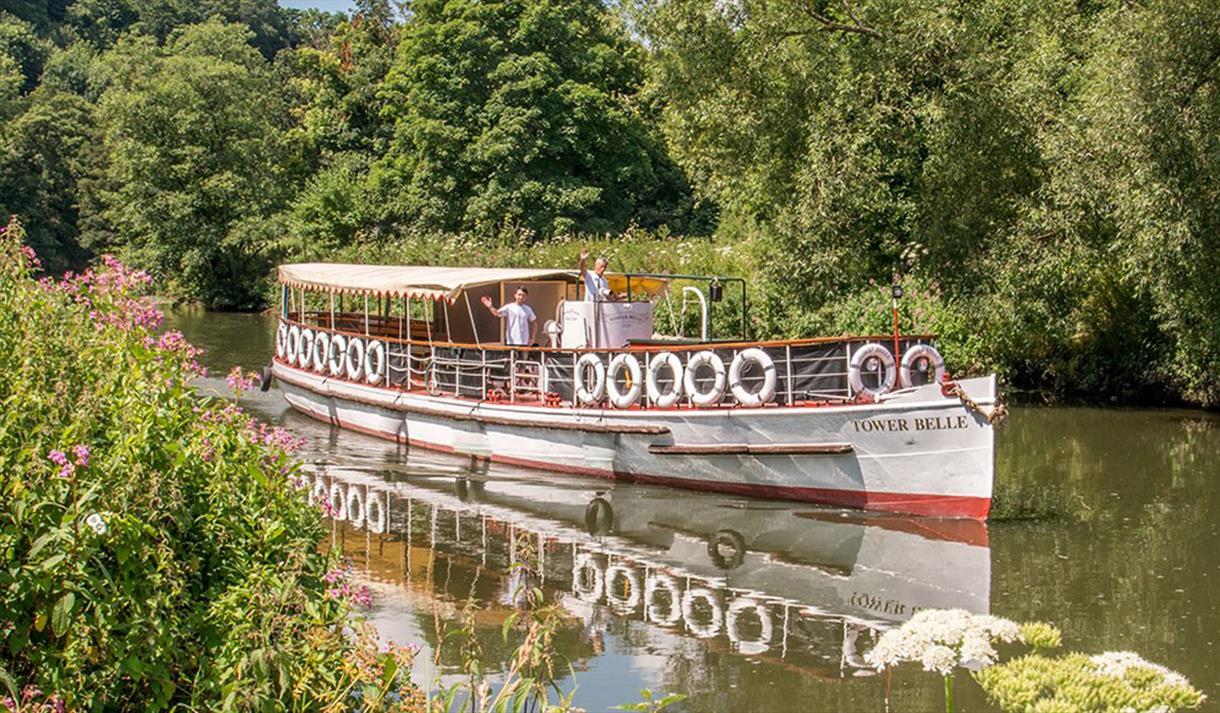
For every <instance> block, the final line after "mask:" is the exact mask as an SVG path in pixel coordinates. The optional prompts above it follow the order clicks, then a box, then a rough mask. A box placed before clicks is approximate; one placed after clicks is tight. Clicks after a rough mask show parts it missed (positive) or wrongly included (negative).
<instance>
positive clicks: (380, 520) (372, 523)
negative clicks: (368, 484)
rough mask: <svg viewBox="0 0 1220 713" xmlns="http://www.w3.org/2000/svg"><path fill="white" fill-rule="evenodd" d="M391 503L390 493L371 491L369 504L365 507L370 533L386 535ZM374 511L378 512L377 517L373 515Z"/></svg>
mask: <svg viewBox="0 0 1220 713" xmlns="http://www.w3.org/2000/svg"><path fill="white" fill-rule="evenodd" d="M389 501H390V494H389V493H384V492H382V493H379V492H376V491H374V490H370V491H369V494H368V504H367V505H365V509H364V516H365V517H366V518H368V524H369V532H371V533H373V534H374V535H381V534H383V533H385V528H386V525H387V524H388V521H389V518H388V517H387V516H388V515H389ZM374 509H376V511H377V514H376V515H374V514H373V510H374Z"/></svg>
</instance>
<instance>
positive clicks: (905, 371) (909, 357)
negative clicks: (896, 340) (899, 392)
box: [847, 342, 945, 396]
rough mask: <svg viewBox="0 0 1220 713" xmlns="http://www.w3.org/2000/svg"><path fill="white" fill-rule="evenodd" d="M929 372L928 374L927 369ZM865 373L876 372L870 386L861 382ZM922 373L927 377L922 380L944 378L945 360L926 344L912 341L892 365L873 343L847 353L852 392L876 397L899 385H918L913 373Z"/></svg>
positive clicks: (885, 351) (890, 358) (882, 348)
mask: <svg viewBox="0 0 1220 713" xmlns="http://www.w3.org/2000/svg"><path fill="white" fill-rule="evenodd" d="M929 371H930V372H931V374H928V372H929ZM866 373H875V374H878V379H877V384H876V385H873V386H869V385H866V384H865V383H864V375H865V374H866ZM916 373H924V374H926V375H929V376H931V377H932V378H931V380H930V381H928V382H926V383H937V384H938V383H940V382H942V381H944V380H945V360H944V359H943V358H942V357H941V355H940V352H938V351H936V349H935V348H934V347H932V346H931V345H928V344H916V345H914V346H912V347H911V348H909V349H907V350H906V352H905V353H904V354H903V355H902V361H901V362H899V363H897V364H895V362H894V355H893V353H891V352H890V350H889V349H887V348H886V347H885V346H883V345H881V344H877V343H876V342H873V343H870V344H865V345H864V346H862V347H860V348H859V349H857V350H856V351H855V352H853V353H852V355H851V362H850V363H849V365H848V369H847V378H848V381H850V382H851V391H852V393H853V394H868V395H869V396H880V395H881V394H884V393H887V392H889V391H890V390H892V389H893V388H894V385H895V384H901V388H904V389H905V388H910V387H912V386H918V385H919V384H916V383H915V380H914V379H915V374H916Z"/></svg>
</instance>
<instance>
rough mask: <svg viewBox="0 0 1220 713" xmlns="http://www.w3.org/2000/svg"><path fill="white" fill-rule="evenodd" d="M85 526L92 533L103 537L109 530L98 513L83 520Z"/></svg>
mask: <svg viewBox="0 0 1220 713" xmlns="http://www.w3.org/2000/svg"><path fill="white" fill-rule="evenodd" d="M85 524H86V525H88V526H89V527H91V528H93V531H94V532H96V533H97V534H99V535H105V534H106V532H107V531H108V530H109V528H108V527H107V526H106V519H105V518H103V517H102V516H101V515H100V514H99V513H93V514H91V515H89V517H87V518H85Z"/></svg>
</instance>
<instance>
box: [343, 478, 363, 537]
mask: <svg viewBox="0 0 1220 713" xmlns="http://www.w3.org/2000/svg"><path fill="white" fill-rule="evenodd" d="M346 505H347V519H348V521H349V522H351V523H352V525H354V526H356V527H357V528H360V527H364V493H362V492H361V491H360V486H358V485H350V486H348V488H347V502H346Z"/></svg>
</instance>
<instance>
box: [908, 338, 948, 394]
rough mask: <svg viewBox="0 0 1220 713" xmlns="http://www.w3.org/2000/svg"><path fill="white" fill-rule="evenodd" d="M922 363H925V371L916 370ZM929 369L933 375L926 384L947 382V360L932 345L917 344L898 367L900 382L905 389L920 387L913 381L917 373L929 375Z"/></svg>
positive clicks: (909, 350)
mask: <svg viewBox="0 0 1220 713" xmlns="http://www.w3.org/2000/svg"><path fill="white" fill-rule="evenodd" d="M920 361H925V362H926V365H925V367H924V368H923V369H917V368H915V367H916V365H917V364H918V363H919V362H920ZM928 367H931V369H932V374H931V378H930V379H929V380H928V381H925V382H924V383H925V384H939V383H941V382H942V381H944V380H945V360H944V358H943V357H941V355H940V352H938V351H936V349H935V348H934V347H933V346H932V345H930V344H916V345H915V346H913V347H911V348H910V349H908V350H906V353H904V354H903V355H902V364H900V365H899V367H898V382H899V383H900V384H902V386H903V388H909V387H912V386H920V384H916V383H914V382H913V381H912V380H911V379H912V377H913V376H915V374H916V373H923V374H927V372H928Z"/></svg>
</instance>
